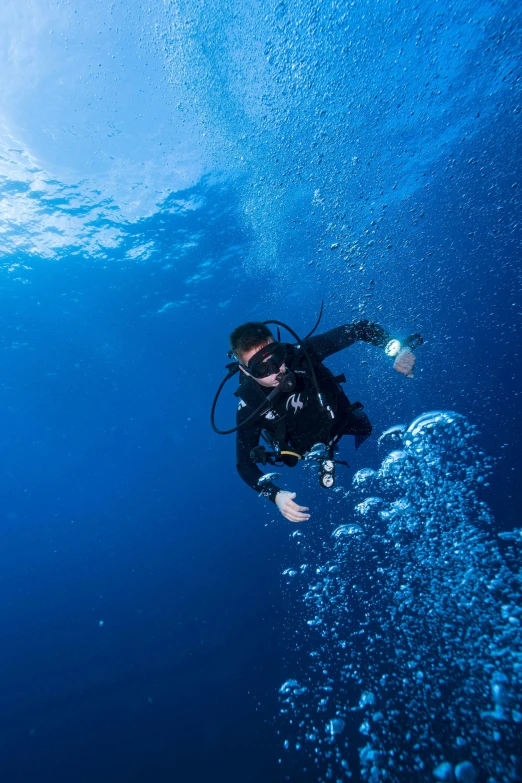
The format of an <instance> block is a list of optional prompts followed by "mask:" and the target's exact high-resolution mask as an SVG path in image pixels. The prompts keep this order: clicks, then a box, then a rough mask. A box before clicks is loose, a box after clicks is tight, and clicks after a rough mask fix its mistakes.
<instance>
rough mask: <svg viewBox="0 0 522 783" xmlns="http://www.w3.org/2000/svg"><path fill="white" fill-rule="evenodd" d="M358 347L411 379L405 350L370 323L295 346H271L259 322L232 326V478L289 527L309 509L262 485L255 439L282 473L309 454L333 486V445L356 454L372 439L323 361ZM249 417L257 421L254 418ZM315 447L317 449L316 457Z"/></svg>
mask: <svg viewBox="0 0 522 783" xmlns="http://www.w3.org/2000/svg"><path fill="white" fill-rule="evenodd" d="M411 339H412V338H409V340H410V341H411ZM358 340H363V341H364V342H367V343H371V344H372V345H375V346H377V347H379V348H383V349H384V350H385V352H386V354H387V355H388V356H390V357H393V358H394V364H393V368H394V369H395V370H396V371H397V372H399V373H401V374H402V375H406V376H407V377H409V378H411V377H413V368H414V365H415V355H414V354H413V353H412V351H411V350H410V349H409V347H406V346H403V345H401V343H400V341H399V340H397V339H395V338H393V337H392V336H391V335H390V334H389V333H388V332H387V331H386V330H385V329H383V328H382V327H381V326H379V325H378V324H376V323H372V322H370V321H357V322H355V323H352V324H347V325H345V326H339V327H337V328H335V329H330V330H329V331H328V332H325V333H324V334H320V335H316V336H315V337H309V338H308V339H305V340H304V341H303V344H302V345H300V344H289V343H280V342H276V341H275V340H274V336H273V335H272V333H271V331H270V330H269V329H268V327H267V326H266V324H264V323H260V322H249V323H246V324H243V325H242V326H238V327H237V328H236V329H235V330H234V331H233V332H232V334H231V335H230V345H231V348H232V353H233V354H234V356H235V358H236V359H237V360H238V362H239V369H240V370H241V381H240V385H239V389H238V391H237V392H236V396H238V397H239V398H240V401H239V405H238V409H237V422H236V423H237V427H238V430H237V435H236V438H237V441H236V454H237V460H236V461H237V470H238V473H239V475H240V476H241V478H242V479H243V480H244V481H245V482H246V483H247V484H248V485H249V486H250V487H251V488H252V489H254V490H255V491H257V492H260V493H261V494H263V495H264V496H266V497H268V498H269V499H270V500H272V501H273V502H274V503H275V504H276V505H277V507H278V509H279V510H280V512H281V513H282V515H283V516H284V517H286V519H288V520H290V521H291V522H304V521H305V520H307V519H309V518H310V514H308V513H307V512H308V508H306V507H304V506H299V505H298V504H297V503H295V501H294V498H295V496H296V495H295V492H288V491H286V490H282V489H280V488H279V487H277V486H275V485H274V484H273V483H272V482H270V481H263V479H262V477H263V475H264V474H263V472H262V471H261V470H260V468H258V467H257V465H256V464H255V462H254V459H256V461H260V462H262V463H263V464H266V457H265V458H264V454H265V451H264V449H262V448H261V449H260V447H259V440H260V437H261V436H262V433H264V437H265V439H266V440H267V441H268V442H269V443H270V444H271V445H272V447H274V448H275V450H276V453H277V454H278V457H277V459H278V460H280V461H282V462H284V463H285V464H286V465H288V466H289V467H293V466H294V465H296V464H297V462H298V461H299V459H300V458H302V456H303V455H305V453H306V452H310V449H312V447H314V449H313V453H314V454H315V453H317V454H318V456H319V458H322V462H321V470H322V473H321V483H322V485H323V486H324V487H328V486H332V484H333V470H334V460H333V450H334V448H335V444H336V443H338V441H339V440H340V438H341V437H342V436H343V435H354V436H355V447H356V448H358V447H359V446H360V445H361V443H363V441H365V440H366V438H368V437H369V435H370V434H371V431H372V426H371V424H370V420H369V419H368V417H367V416H366V414H365V413H363V412H362V405H361V404H360V403H355V404H354V405H351V404H350V402H349V400H348V398H347V397H346V395H345V393H344V391H343V390H342V388H341V386H340V383H341V382H343V381H344V376H340V377H338V378H334V376H333V374H332V373H331V372H330V370H329V369H328V368H327V367H325V365H324V364H323V360H324V359H326V357H328V356H331V355H332V354H334V353H336V352H337V351H341V350H342V349H343V348H347V347H348V346H350V345H352V344H353V343H355V342H357V341H358ZM419 341H420V342H422V338H420V337H419V338H418V341H417V344H420V343H419ZM276 389H279V391H278V392H276V391H275V390H276ZM269 395H270V398H269ZM268 398H269V399H268ZM263 401H265V402H266V405H264V404H263ZM256 411H258V414H257V415H253V414H255V412H256ZM243 425H244V426H243ZM316 444H317V445H319V446H320V444H324V446H322V447H321V446H320V448H319V450H317V449H316V448H315V446H316ZM321 449H322V451H321ZM260 479H261V482H260Z"/></svg>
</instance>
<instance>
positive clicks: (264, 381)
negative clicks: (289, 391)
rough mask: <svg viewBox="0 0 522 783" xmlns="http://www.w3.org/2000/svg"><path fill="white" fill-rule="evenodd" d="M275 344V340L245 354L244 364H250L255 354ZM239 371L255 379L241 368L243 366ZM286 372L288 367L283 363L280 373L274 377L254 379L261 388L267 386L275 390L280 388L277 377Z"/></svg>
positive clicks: (243, 357)
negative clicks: (277, 387) (266, 346)
mask: <svg viewBox="0 0 522 783" xmlns="http://www.w3.org/2000/svg"><path fill="white" fill-rule="evenodd" d="M273 342H274V341H273V340H268V342H266V343H263V345H258V346H257V347H256V348H252V349H251V350H250V351H247V352H246V353H244V354H243V356H242V361H243V364H248V362H249V361H250V359H251V358H252V356H254V354H256V353H257V352H258V351H260V350H261V348H264V347H265V345H270V343H273ZM265 361H266V360H265ZM239 369H240V370H241V372H244V373H245V375H248V376H249V377H250V378H254V376H253V375H250V373H249V372H247V370H245V368H244V367H241V365H239ZM285 370H286V366H285V364H284V362H283V364H282V365H281V367H280V368H279V371H278V372H276V373H274V374H273V375H267V376H266V378H254V381H256V383H259V385H260V386H266V387H267V388H269V389H273V388H274V387H275V386H279V381H278V380H277V376H278V375H279V373H280V372H284V371H285Z"/></svg>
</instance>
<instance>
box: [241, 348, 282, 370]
mask: <svg viewBox="0 0 522 783" xmlns="http://www.w3.org/2000/svg"><path fill="white" fill-rule="evenodd" d="M285 359H286V348H285V346H284V345H283V344H282V343H269V344H268V345H265V346H264V347H263V348H261V349H260V350H259V351H257V353H255V354H254V355H253V356H252V358H251V359H250V361H249V362H248V364H247V365H245V364H242V367H244V368H245V370H247V371H248V372H249V373H250V375H252V377H253V378H268V376H269V375H277V374H278V373H279V370H280V367H281V365H282V364H284V361H285Z"/></svg>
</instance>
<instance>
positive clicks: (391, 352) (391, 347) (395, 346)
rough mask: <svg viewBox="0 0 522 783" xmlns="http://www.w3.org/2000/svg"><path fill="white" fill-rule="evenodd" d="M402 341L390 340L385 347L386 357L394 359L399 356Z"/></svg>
mask: <svg viewBox="0 0 522 783" xmlns="http://www.w3.org/2000/svg"><path fill="white" fill-rule="evenodd" d="M401 347H402V346H401V341H400V340H390V341H389V342H387V343H386V345H385V346H384V353H385V354H386V356H391V357H392V359H393V358H394V357H395V356H397V354H398V353H399V351H400V350H401Z"/></svg>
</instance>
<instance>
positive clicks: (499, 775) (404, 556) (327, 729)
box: [280, 411, 522, 783]
mask: <svg viewBox="0 0 522 783" xmlns="http://www.w3.org/2000/svg"><path fill="white" fill-rule="evenodd" d="M388 432H390V431H388ZM392 433H393V437H391V438H385V439H383V441H382V443H383V444H386V445H388V446H391V447H392V448H393V449H394V450H393V451H392V452H391V453H389V454H388V455H387V456H386V457H384V459H383V461H382V464H381V467H380V469H379V470H378V471H373V470H369V469H364V470H362V471H359V473H357V474H356V475H355V477H354V480H353V489H352V490H351V491H350V492H349V493H347V494H346V495H344V497H343V496H342V495H341V496H340V495H339V494H338V495H336V496H333V497H332V507H333V509H334V510H333V512H332V515H331V519H329V520H328V523H327V524H326V525H324V526H323V529H322V531H317V529H313V528H311V527H310V528H306V530H305V529H303V531H304V532H303V533H302V535H300V536H294V537H293V539H292V540H293V542H294V543H295V545H296V551H295V557H296V559H298V562H296V563H295V564H294V565H293V567H292V569H290V570H287V571H286V576H285V579H286V585H287V586H286V590H287V591H288V597H289V600H290V601H291V605H292V606H293V613H292V621H291V626H289V627H288V629H287V630H288V632H289V635H290V644H289V646H290V649H291V653H290V655H289V661H288V668H289V669H291V673H290V672H289V675H290V676H292V677H295V680H292V682H295V683H299V686H298V688H295V687H292V688H288V687H287V688H284V689H283V690H282V691H281V694H280V697H281V713H282V715H281V732H280V733H281V736H282V740H283V741H284V747H286V748H288V754H287V756H286V757H285V763H288V764H293V766H294V767H295V766H296V765H297V766H298V767H299V768H300V773H299V774H302V773H303V772H307V773H309V774H313V776H314V777H313V779H314V780H316V781H317V782H318V783H327V782H328V781H336V782H339V781H345V780H347V779H348V778H352V779H354V780H357V779H360V780H363V781H370V782H371V783H378V782H379V781H387V782H388V783H402V781H405V780H415V781H420V782H422V781H431V782H432V783H433V781H436V780H447V781H455V780H457V781H471V782H472V781H485V782H487V783H514V781H517V780H521V779H522V778H521V768H520V767H521V758H520V757H521V756H522V753H521V748H522V589H521V588H522V569H521V567H520V548H521V546H522V536H520V534H519V531H518V530H515V531H504V532H502V533H501V534H499V536H496V535H495V533H494V532H493V530H492V522H493V519H492V515H491V512H490V510H489V508H488V507H487V505H486V504H485V503H484V502H483V501H481V500H480V498H479V497H478V494H477V492H478V490H479V489H480V487H482V486H484V485H487V483H488V481H487V479H488V477H489V475H490V473H491V466H492V463H491V460H490V459H489V458H488V457H487V456H486V454H485V453H484V451H483V450H482V449H481V448H480V445H479V439H478V431H477V430H476V428H475V427H474V426H472V425H471V424H470V423H469V422H468V421H467V420H466V418H465V417H464V416H461V415H460V414H457V413H452V412H448V411H435V412H430V413H426V414H423V415H422V416H419V417H418V418H417V419H415V420H414V421H413V422H412V423H411V424H410V425H409V427H407V428H402V427H400V428H399V427H398V428H394V429H393V430H392ZM367 495H368V497H366V496H367ZM347 497H348V501H347ZM350 501H351V502H352V503H353V510H352V509H351V508H350ZM347 503H348V509H347ZM517 558H518V559H517ZM290 571H291V572H292V577H290ZM341 727H342V730H340V728H341ZM289 779H290V780H293V779H294V777H293V776H291V777H289ZM307 779H308V778H307Z"/></svg>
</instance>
